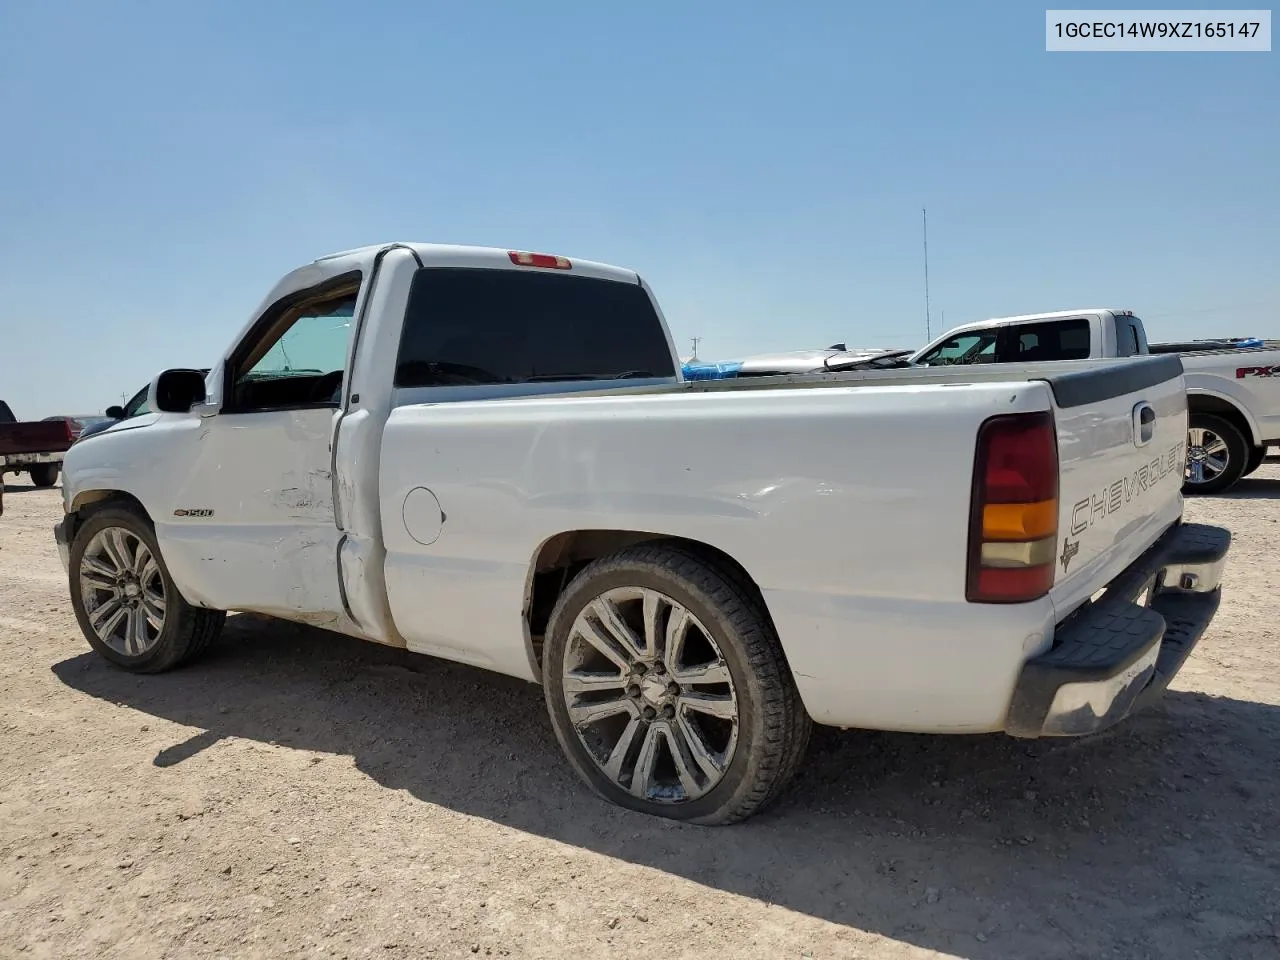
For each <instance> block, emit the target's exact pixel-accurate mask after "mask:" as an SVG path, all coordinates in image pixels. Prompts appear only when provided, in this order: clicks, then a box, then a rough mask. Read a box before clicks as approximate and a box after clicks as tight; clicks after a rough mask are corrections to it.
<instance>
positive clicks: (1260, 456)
mask: <svg viewBox="0 0 1280 960" xmlns="http://www.w3.org/2000/svg"><path fill="white" fill-rule="evenodd" d="M1265 459H1267V448H1266V445H1265V444H1264V445H1263V446H1261V447H1250V448H1249V460H1248V462H1247V463H1246V464H1245V465H1244V473H1242V474H1240V476H1242V477H1247V476H1248V475H1249V474H1251V473H1253V471H1255V470H1257V469H1258V468H1259V467H1260V466H1262V461H1263V460H1265Z"/></svg>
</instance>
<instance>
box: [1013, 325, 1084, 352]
mask: <svg viewBox="0 0 1280 960" xmlns="http://www.w3.org/2000/svg"><path fill="white" fill-rule="evenodd" d="M1013 330H1014V331H1015V333H1016V337H1017V339H1016V340H1015V341H1014V342H1015V349H1016V356H1013V357H1011V358H1010V359H1011V360H1015V361H1018V362H1021V363H1032V362H1034V361H1037V360H1085V359H1087V358H1088V356H1089V321H1088V320H1054V321H1051V322H1048V323H1027V324H1020V325H1018V326H1016V327H1014V328H1013Z"/></svg>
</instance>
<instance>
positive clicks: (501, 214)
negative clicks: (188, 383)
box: [0, 0, 1280, 417]
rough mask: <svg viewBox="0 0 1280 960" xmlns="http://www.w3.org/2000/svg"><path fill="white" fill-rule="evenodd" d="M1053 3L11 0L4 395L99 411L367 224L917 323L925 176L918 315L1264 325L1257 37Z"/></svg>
mask: <svg viewBox="0 0 1280 960" xmlns="http://www.w3.org/2000/svg"><path fill="white" fill-rule="evenodd" d="M1201 2H1202V4H1203V0H1201ZM1043 31H1044V7H1043V5H1041V6H1035V5H1031V4H1027V3H1025V2H1022V3H940V2H939V3H907V2H897V3H892V4H888V3H886V4H882V5H876V6H872V5H869V4H849V3H834V2H832V3H826V4H817V3H807V4H806V3H797V4H792V5H783V4H754V5H753V4H744V3H740V2H739V3H732V4H731V3H719V2H703V3H698V4H690V3H670V2H664V0H650V2H648V3H644V4H625V5H624V4H613V3H601V2H598V0H597V2H575V0H562V2H559V3H543V2H527V0H526V2H520V3H514V2H501V0H497V2H489V3H474V4H464V3H457V2H453V3H447V4H446V3H431V2H398V0H387V2H370V3H367V4H353V3H349V2H347V3H334V2H329V0H309V2H307V3H305V4H303V3H296V0H295V2H294V3H287V4H286V3H283V2H279V0H252V2H240V0H220V2H218V3H202V4H194V3H170V2H160V0H155V2H148V3H141V2H131V3H125V2H106V0H102V2H94V3H90V2H84V0H81V2H68V3H61V4H30V3H27V4H19V3H16V2H13V0H0V122H2V124H3V125H2V127H0V129H3V131H4V136H3V139H0V144H3V149H0V298H2V299H0V318H2V319H0V397H3V398H4V399H6V400H8V401H9V403H10V405H11V406H12V407H13V408H14V411H15V412H16V413H18V415H19V416H27V417H36V416H43V415H47V414H52V413H61V412H93V411H99V410H101V409H102V408H103V407H105V406H106V405H107V404H109V403H112V402H117V401H118V400H119V399H120V395H121V393H127V394H131V393H133V391H134V390H135V389H136V388H137V387H139V386H140V385H141V384H142V383H143V382H145V381H146V380H147V379H148V378H150V377H151V376H152V375H153V374H154V373H156V372H158V371H159V370H160V369H162V368H164V367H166V366H207V365H209V364H210V363H212V362H213V360H214V359H215V358H216V357H217V356H218V354H219V353H221V351H222V350H223V348H224V347H225V346H226V345H227V343H228V341H229V339H230V338H231V337H232V336H233V335H234V334H235V332H236V331H237V330H238V329H239V328H240V326H241V325H242V324H243V323H244V322H245V320H246V319H247V318H248V316H249V314H250V312H251V311H252V310H253V308H254V307H255V306H256V304H257V303H258V301H259V300H260V298H261V297H262V296H263V294H264V293H265V292H266V290H267V289H268V288H269V287H270V285H271V284H272V283H273V282H274V281H275V279H276V278H277V277H278V276H279V275H280V274H282V273H284V272H286V271H287V270H289V269H291V268H293V267H294V266H296V265H298V264H300V263H304V262H306V261H309V260H311V259H313V258H314V257H316V256H318V255H321V254H324V253H328V252H332V251H334V250H339V249H343V248H346V247H351V246H356V245H359V244H363V243H370V242H377V241H382V240H390V239H400V240H435V241H445V242H459V243H482V244H491V245H495V246H514V247H522V248H529V249H537V250H546V251H550V252H554V253H561V254H566V255H570V256H572V255H577V256H582V257H590V258H593V259H599V260H605V261H610V262H614V263H619V264H623V265H626V266H631V267H634V268H636V269H638V270H639V271H640V272H641V273H642V274H643V275H644V276H645V277H646V278H647V279H648V280H649V281H650V282H651V283H652V284H653V285H654V287H655V289H656V291H657V293H658V296H659V298H660V300H661V301H662V304H663V307H664V310H665V311H666V313H667V316H668V319H669V321H670V322H671V324H672V327H673V329H674V331H675V333H676V335H677V337H678V339H679V343H680V349H681V351H682V353H684V352H687V351H688V342H689V340H688V338H689V337H691V336H694V335H697V336H700V337H701V338H702V346H701V349H700V350H699V353H700V355H701V356H702V357H703V358H704V359H722V358H731V357H733V356H735V355H740V354H743V353H750V352H756V351H762V350H769V349H785V348H800V347H807V346H824V345H826V344H827V343H830V342H833V341H836V340H845V341H847V342H848V343H849V344H851V345H854V344H859V345H861V344H872V345H883V346H894V345H901V346H915V345H918V344H920V343H922V342H923V341H924V333H925V323H924V303H923V292H922V276H921V274H922V267H921V243H920V240H921V236H920V234H921V230H920V226H921V225H920V210H921V207H922V206H927V207H928V210H929V245H930V285H931V293H932V301H933V329H934V333H935V334H937V333H938V332H940V331H941V329H942V315H943V314H944V313H945V322H946V325H947V326H954V325H956V324H958V323H961V322H965V321H968V320H975V319H981V318H984V317H988V316H1000V315H1007V314H1014V313H1022V312H1030V311H1038V310H1054V309H1063V308H1069V307H1076V306H1087V305H1098V304H1105V305H1119V306H1126V307H1130V308H1132V309H1133V310H1135V311H1136V312H1137V313H1138V314H1139V315H1140V316H1142V317H1143V318H1144V319H1145V320H1146V322H1147V325H1148V328H1149V330H1150V332H1151V334H1152V336H1153V337H1154V338H1173V337H1189V336H1212V335H1261V336H1273V337H1274V336H1280V180H1278V177H1280V112H1278V110H1280V108H1278V107H1277V103H1278V102H1280V61H1277V56H1280V54H1277V53H1275V52H1273V53H1263V54H1048V53H1046V52H1044V32H1043Z"/></svg>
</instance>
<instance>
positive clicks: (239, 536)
mask: <svg viewBox="0 0 1280 960" xmlns="http://www.w3.org/2000/svg"><path fill="white" fill-rule="evenodd" d="M359 291H360V276H359V274H349V275H345V276H343V277H338V278H336V279H335V280H331V281H329V282H327V283H325V284H323V285H321V286H320V287H317V288H313V289H312V290H307V291H303V293H301V294H294V295H291V296H290V297H287V298H285V300H284V301H281V302H279V303H277V304H275V305H273V306H272V307H271V308H270V309H268V310H267V311H266V312H265V313H264V314H263V316H262V317H261V318H260V319H259V321H258V322H257V323H256V324H255V325H254V327H253V328H252V329H251V330H250V332H249V334H248V335H247V336H246V337H245V338H244V340H243V341H242V342H241V343H240V345H239V346H238V347H237V348H236V350H235V352H234V353H233V354H232V355H231V357H230V358H229V359H228V360H227V365H226V370H225V372H224V374H223V384H224V386H223V390H222V393H223V396H222V398H221V406H220V408H219V409H218V411H217V413H216V414H213V415H212V416H209V415H206V416H205V419H204V420H203V423H202V427H203V431H202V436H201V437H200V439H199V440H198V441H197V449H198V453H197V455H196V457H195V460H194V469H193V470H192V471H191V474H190V475H189V476H188V477H187V479H186V482H185V484H184V485H183V486H182V488H181V492H180V493H179V495H178V498H177V501H176V502H175V504H174V508H175V509H174V516H173V517H171V518H166V520H167V521H168V522H167V523H166V527H167V528H168V531H167V532H168V533H169V535H170V537H171V538H173V539H175V540H180V541H183V543H182V548H184V549H185V550H186V551H189V552H188V559H189V561H190V562H191V563H192V565H193V566H194V567H195V568H196V570H197V571H198V573H197V579H198V582H199V586H200V590H201V593H202V594H203V595H204V599H205V600H206V602H207V603H208V604H209V605H211V606H215V607H218V608H221V609H224V610H244V611H253V612H258V613H265V614H270V615H273V616H279V617H283V618H286V619H293V620H306V621H308V622H312V623H319V624H321V625H325V624H329V625H334V626H337V625H338V624H339V623H340V621H342V620H344V619H345V614H344V613H343V609H344V608H343V604H342V594H341V592H340V589H339V586H338V565H337V549H338V538H339V531H338V528H337V525H336V522H335V517H334V509H333V485H332V478H331V473H330V470H331V456H330V450H331V443H332V437H333V430H334V424H335V421H336V418H337V415H338V406H339V398H340V396H341V386H342V378H343V375H344V369H345V367H346V362H347V355H348V349H349V347H350V342H351V333H352V329H353V323H352V317H353V315H354V312H355V304H356V298H357V296H358V295H359Z"/></svg>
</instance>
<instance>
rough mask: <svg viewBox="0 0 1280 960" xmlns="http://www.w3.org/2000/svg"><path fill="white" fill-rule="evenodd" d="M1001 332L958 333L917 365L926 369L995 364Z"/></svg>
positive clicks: (925, 356) (939, 345)
mask: <svg viewBox="0 0 1280 960" xmlns="http://www.w3.org/2000/svg"><path fill="white" fill-rule="evenodd" d="M998 336H999V331H998V330H996V329H994V328H993V329H990V330H970V331H968V332H966V333H958V334H956V335H955V336H954V337H950V338H948V339H947V340H945V341H944V342H943V343H940V344H938V346H936V347H934V348H933V349H932V350H930V351H929V352H928V353H926V354H925V355H924V356H923V357H921V358H920V359H919V360H918V361H917V363H919V364H920V365H921V366H926V367H946V366H952V365H954V364H967V363H993V362H994V361H995V358H996V339H997V337H998Z"/></svg>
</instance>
